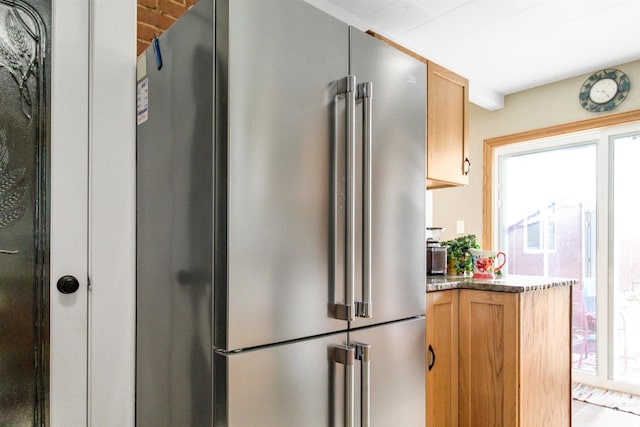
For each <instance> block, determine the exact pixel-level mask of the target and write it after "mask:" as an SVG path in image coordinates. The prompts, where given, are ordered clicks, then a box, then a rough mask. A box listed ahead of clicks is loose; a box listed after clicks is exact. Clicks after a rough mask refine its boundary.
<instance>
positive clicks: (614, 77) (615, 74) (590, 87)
mask: <svg viewBox="0 0 640 427" xmlns="http://www.w3.org/2000/svg"><path fill="white" fill-rule="evenodd" d="M630 88H631V82H630V81H629V77H627V75H626V74H625V73H623V72H622V71H620V70H614V69H608V70H601V71H597V72H595V73H593V74H592V75H590V76H589V78H588V79H587V80H585V81H584V83H583V84H582V87H581V88H580V95H579V99H580V105H582V107H583V108H584V109H585V110H587V111H592V112H600V111H611V110H613V109H614V108H616V107H617V106H618V105H620V104H622V101H624V100H625V98H626V97H627V94H628V93H629V89H630Z"/></svg>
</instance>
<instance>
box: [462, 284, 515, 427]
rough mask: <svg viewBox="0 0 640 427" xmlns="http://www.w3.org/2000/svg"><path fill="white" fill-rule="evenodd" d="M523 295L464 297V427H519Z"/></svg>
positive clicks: (469, 294)
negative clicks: (520, 313)
mask: <svg viewBox="0 0 640 427" xmlns="http://www.w3.org/2000/svg"><path fill="white" fill-rule="evenodd" d="M519 295H520V294H510V293H501V292H489V291H474V290H461V291H460V311H459V316H460V336H459V345H460V358H459V371H458V375H459V376H460V388H459V390H458V392H459V396H460V400H459V405H460V408H459V417H460V426H472V425H477V423H478V422H479V421H480V420H481V421H482V423H483V425H491V426H493V425H501V426H517V425H518V424H517V413H518V377H517V373H518V357H519V356H518V330H519V320H518V304H519Z"/></svg>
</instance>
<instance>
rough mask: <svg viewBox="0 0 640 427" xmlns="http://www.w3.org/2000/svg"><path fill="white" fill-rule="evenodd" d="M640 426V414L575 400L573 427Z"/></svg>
mask: <svg viewBox="0 0 640 427" xmlns="http://www.w3.org/2000/svg"><path fill="white" fill-rule="evenodd" d="M602 426H604V427H613V426H615V427H639V426H640V416H638V415H634V414H631V413H629V412H624V411H617V410H615V409H610V408H605V407H604V406H598V405H592V404H589V403H585V402H581V401H579V400H574V401H573V427H602Z"/></svg>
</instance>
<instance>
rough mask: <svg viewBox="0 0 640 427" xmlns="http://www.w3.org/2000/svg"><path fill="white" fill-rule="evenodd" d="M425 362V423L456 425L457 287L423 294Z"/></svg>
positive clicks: (428, 424) (430, 424)
mask: <svg viewBox="0 0 640 427" xmlns="http://www.w3.org/2000/svg"><path fill="white" fill-rule="evenodd" d="M427 364H428V367H427V378H426V381H427V383H426V384H427V385H426V387H427V426H457V425H458V291H457V290H451V291H442V292H430V293H428V294H427Z"/></svg>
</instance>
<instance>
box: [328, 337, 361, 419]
mask: <svg viewBox="0 0 640 427" xmlns="http://www.w3.org/2000/svg"><path fill="white" fill-rule="evenodd" d="M355 353H356V350H355V349H354V348H353V347H350V346H337V347H335V348H334V349H333V361H334V362H336V363H339V364H341V365H344V426H345V427H354V426H353V423H354V421H353V420H354V418H353V416H354V411H353V404H354V402H353V395H354V380H353V375H354V374H353V364H354V361H355Z"/></svg>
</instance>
